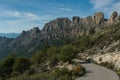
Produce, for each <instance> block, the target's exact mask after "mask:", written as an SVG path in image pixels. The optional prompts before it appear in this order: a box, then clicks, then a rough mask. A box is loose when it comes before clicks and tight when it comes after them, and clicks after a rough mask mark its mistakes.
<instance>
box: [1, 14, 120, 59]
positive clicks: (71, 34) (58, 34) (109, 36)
mask: <svg viewBox="0 0 120 80" xmlns="http://www.w3.org/2000/svg"><path fill="white" fill-rule="evenodd" d="M119 22H120V16H119V15H118V13H117V12H113V13H112V15H111V16H110V18H109V19H105V18H104V13H102V12H97V13H95V14H94V15H93V16H88V17H86V18H80V17H78V16H74V17H73V18H72V20H70V19H68V18H57V19H55V20H52V21H50V22H48V23H46V24H45V26H44V27H43V29H42V30H40V29H39V28H37V27H35V28H33V29H31V30H29V31H23V32H22V33H21V34H20V35H19V36H18V37H17V38H15V39H9V38H5V39H4V38H1V39H0V45H2V46H0V56H1V58H2V57H5V56H7V55H8V54H10V53H15V54H17V55H18V56H20V55H21V56H30V55H31V54H33V53H35V52H36V51H37V50H40V49H42V47H43V46H45V45H52V46H60V45H62V44H66V42H67V43H71V42H72V43H71V44H72V45H74V46H76V47H78V49H79V52H81V51H82V52H83V51H85V50H88V49H89V50H92V49H97V50H96V51H98V52H99V51H101V50H102V49H107V48H108V46H110V45H111V44H112V43H113V42H116V41H119V37H120V35H119V29H120V27H119V26H120V23H119ZM84 35H86V36H87V38H90V40H89V39H87V41H88V43H90V44H86V45H84V44H83V45H82V43H81V42H80V41H79V39H82V38H83V39H84ZM83 42H84V43H87V42H85V41H83ZM118 44H119V43H118ZM81 46H82V47H83V46H85V49H84V48H83V50H81ZM86 46H87V48H86ZM116 48H118V47H116ZM118 50H119V49H118ZM92 51H93V50H92ZM107 51H109V49H107ZM98 52H96V53H98ZM3 55H4V56H3Z"/></svg>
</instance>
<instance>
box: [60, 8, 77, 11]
mask: <svg viewBox="0 0 120 80" xmlns="http://www.w3.org/2000/svg"><path fill="white" fill-rule="evenodd" d="M60 10H61V11H66V12H72V11H74V12H76V11H78V10H75V9H71V8H64V7H62V8H60Z"/></svg>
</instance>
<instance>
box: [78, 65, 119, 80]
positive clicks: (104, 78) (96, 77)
mask: <svg viewBox="0 0 120 80" xmlns="http://www.w3.org/2000/svg"><path fill="white" fill-rule="evenodd" d="M82 65H83V66H84V67H85V68H86V70H87V73H86V74H85V75H84V76H83V77H80V78H78V79H76V80H119V77H118V76H117V74H116V73H115V72H113V71H112V70H109V69H106V68H104V67H101V66H98V65H95V64H92V63H82Z"/></svg>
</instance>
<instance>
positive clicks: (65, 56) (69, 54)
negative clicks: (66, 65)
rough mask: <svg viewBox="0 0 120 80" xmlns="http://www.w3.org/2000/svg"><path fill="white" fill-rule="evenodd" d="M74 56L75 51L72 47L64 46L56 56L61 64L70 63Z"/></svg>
mask: <svg viewBox="0 0 120 80" xmlns="http://www.w3.org/2000/svg"><path fill="white" fill-rule="evenodd" d="M75 54H76V53H75V50H74V48H73V47H72V46H70V45H65V46H63V47H62V48H61V52H60V54H59V55H58V59H59V60H60V61H63V62H66V61H69V62H71V60H72V59H73V58H74V57H75Z"/></svg>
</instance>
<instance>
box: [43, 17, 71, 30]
mask: <svg viewBox="0 0 120 80" xmlns="http://www.w3.org/2000/svg"><path fill="white" fill-rule="evenodd" d="M70 24H71V20H70V19H68V18H57V19H55V20H53V21H50V22H48V23H46V24H45V27H44V28H43V30H46V31H51V30H53V29H56V28H60V29H62V28H65V27H69V26H70Z"/></svg>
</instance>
